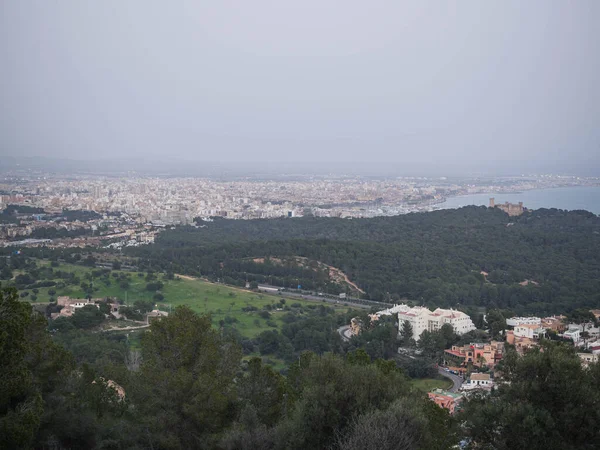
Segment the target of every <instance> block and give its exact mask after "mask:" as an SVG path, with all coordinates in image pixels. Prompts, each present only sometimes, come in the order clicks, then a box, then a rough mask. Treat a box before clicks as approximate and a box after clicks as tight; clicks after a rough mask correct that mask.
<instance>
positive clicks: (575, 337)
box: [563, 328, 581, 344]
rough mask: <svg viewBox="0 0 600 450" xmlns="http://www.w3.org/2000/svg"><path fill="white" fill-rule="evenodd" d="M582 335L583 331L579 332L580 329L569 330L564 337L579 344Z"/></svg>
mask: <svg viewBox="0 0 600 450" xmlns="http://www.w3.org/2000/svg"><path fill="white" fill-rule="evenodd" d="M580 333H581V331H580V330H579V328H569V329H568V330H567V331H565V332H564V333H563V337H565V338H567V339H571V340H572V341H573V342H574V343H575V344H577V343H578V342H579V340H580V339H581V335H580Z"/></svg>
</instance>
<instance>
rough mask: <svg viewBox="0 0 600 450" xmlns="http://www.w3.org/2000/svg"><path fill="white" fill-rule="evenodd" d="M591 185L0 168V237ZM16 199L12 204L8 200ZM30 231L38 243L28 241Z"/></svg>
mask: <svg viewBox="0 0 600 450" xmlns="http://www.w3.org/2000/svg"><path fill="white" fill-rule="evenodd" d="M599 185H600V178H584V177H573V176H559V175H538V176H521V177H504V178H450V177H436V178H427V177H397V178H373V177H359V176H343V175H338V176H333V175H332V176H331V177H328V178H326V177H314V176H308V175H307V176H298V175H297V176H294V177H293V179H284V178H282V179H279V180H265V179H254V178H250V177H248V178H246V179H239V178H238V179H232V180H216V179H211V178H190V177H186V178H160V177H144V176H130V177H110V176H97V175H76V174H73V175H70V176H66V175H56V174H50V173H43V172H39V171H37V172H33V171H27V170H19V171H14V170H11V171H7V172H6V173H4V174H2V175H1V176H0V209H2V210H4V209H5V208H6V207H7V206H9V205H13V210H12V211H11V213H12V214H13V215H14V216H13V217H11V218H10V219H11V220H5V221H3V222H2V223H0V239H1V241H0V242H2V243H4V244H5V245H12V244H13V243H14V242H15V241H16V242H18V245H37V244H41V243H43V244H44V245H45V244H48V240H49V238H58V239H53V245H55V246H56V245H58V246H63V245H65V246H84V245H102V244H105V245H112V246H117V247H119V246H124V245H141V244H145V243H150V242H153V240H154V236H155V234H156V233H158V232H159V230H160V228H161V227H165V226H173V225H189V224H193V223H194V220H195V219H196V221H198V220H199V219H204V220H211V218H214V217H222V218H226V219H244V220H249V219H273V218H281V217H286V218H293V217H302V216H315V217H339V218H370V217H376V216H394V215H399V214H406V213H411V212H426V211H433V210H436V209H441V208H444V207H445V202H446V200H447V199H449V198H453V197H457V196H465V195H474V194H484V193H485V194H486V195H487V194H489V197H495V198H496V201H497V202H498V203H504V202H503V199H502V194H506V195H509V194H515V193H522V192H525V191H530V190H538V189H548V188H561V187H563V188H564V187H574V186H587V187H593V186H599ZM19 205H20V206H21V208H14V206H19ZM527 206H528V205H525V207H527ZM520 210H522V209H520ZM64 211H90V212H94V214H95V215H94V216H88V217H86V218H85V220H82V219H81V217H80V216H75V218H74V219H73V220H69V218H68V217H66V216H65V215H64ZM507 212H508V210H507ZM49 228H54V229H55V230H59V231H60V230H62V232H61V233H58V234H57V233H53V232H52V233H51V232H48V231H47V230H48V229H49ZM40 238H41V239H42V241H38V240H36V239H40ZM119 238H120V239H119ZM24 239H27V241H23V240H24ZM32 239H33V240H32Z"/></svg>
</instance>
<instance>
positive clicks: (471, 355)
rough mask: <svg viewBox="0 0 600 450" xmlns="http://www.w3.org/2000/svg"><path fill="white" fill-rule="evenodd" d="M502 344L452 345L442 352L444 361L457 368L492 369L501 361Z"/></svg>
mask: <svg viewBox="0 0 600 450" xmlns="http://www.w3.org/2000/svg"><path fill="white" fill-rule="evenodd" d="M503 353H504V342H499V341H492V342H490V343H489V344H487V343H471V344H469V345H464V346H462V347H461V346H456V345H453V346H452V348H451V349H448V350H445V351H444V356H445V357H446V359H447V360H448V361H450V362H452V363H455V364H457V365H459V366H462V367H466V366H468V365H469V364H472V365H473V366H475V367H484V366H485V367H489V368H493V367H494V366H495V365H496V364H497V363H498V361H500V360H501V359H502V355H503Z"/></svg>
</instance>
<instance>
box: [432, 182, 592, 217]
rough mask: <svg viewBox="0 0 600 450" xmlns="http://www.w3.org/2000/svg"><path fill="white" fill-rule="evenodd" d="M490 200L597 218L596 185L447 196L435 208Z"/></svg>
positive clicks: (476, 203) (481, 203) (487, 203)
mask: <svg viewBox="0 0 600 450" xmlns="http://www.w3.org/2000/svg"><path fill="white" fill-rule="evenodd" d="M490 197H494V198H495V201H496V204H500V203H504V202H510V203H519V202H523V206H524V207H526V208H529V209H539V208H557V209H567V210H574V209H584V210H586V211H589V212H591V213H594V214H596V215H600V186H576V187H560V188H551V189H533V190H530V191H523V192H517V193H515V192H511V193H506V194H502V193H498V192H494V193H489V194H473V195H462V196H459V197H450V198H448V199H447V200H446V201H445V202H444V203H440V204H438V205H436V206H437V207H438V208H440V209H451V208H461V207H463V206H468V205H477V206H480V205H484V206H488V205H489V204H490Z"/></svg>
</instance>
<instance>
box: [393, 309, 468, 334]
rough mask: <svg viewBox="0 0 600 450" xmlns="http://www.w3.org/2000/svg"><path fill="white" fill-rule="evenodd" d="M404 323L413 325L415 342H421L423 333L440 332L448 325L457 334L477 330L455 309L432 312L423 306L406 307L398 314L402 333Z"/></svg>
mask: <svg viewBox="0 0 600 450" xmlns="http://www.w3.org/2000/svg"><path fill="white" fill-rule="evenodd" d="M404 306H405V305H404ZM399 309H400V308H399ZM404 322H408V323H410V324H411V326H412V330H413V339H414V340H415V341H418V340H419V338H420V337H421V333H423V331H425V330H427V331H436V330H439V329H440V328H442V326H443V325H444V324H446V323H447V324H450V325H452V328H454V332H455V333H456V334H465V333H468V332H469V331H472V330H475V325H473V321H472V320H471V318H470V317H469V316H468V315H467V314H465V313H463V312H460V311H455V310H453V309H442V308H438V309H436V310H435V311H433V312H432V311H430V310H429V309H428V308H425V307H423V306H415V307H414V308H410V307H405V308H402V310H400V311H399V312H398V324H399V325H398V328H399V331H402V326H403V324H404Z"/></svg>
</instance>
